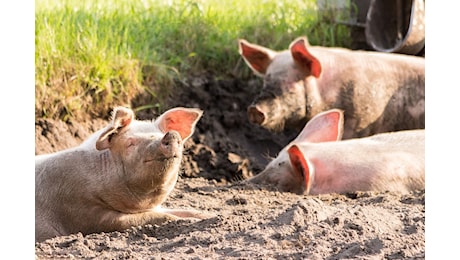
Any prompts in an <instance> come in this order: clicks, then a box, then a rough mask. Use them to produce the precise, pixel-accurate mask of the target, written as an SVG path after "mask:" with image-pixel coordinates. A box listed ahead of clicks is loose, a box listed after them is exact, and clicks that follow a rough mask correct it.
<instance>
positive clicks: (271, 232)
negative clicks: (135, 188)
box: [35, 77, 425, 259]
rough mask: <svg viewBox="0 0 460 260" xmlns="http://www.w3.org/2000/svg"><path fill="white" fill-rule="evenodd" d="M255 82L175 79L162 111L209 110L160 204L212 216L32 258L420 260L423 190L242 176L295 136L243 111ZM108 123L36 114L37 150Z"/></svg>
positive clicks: (50, 247)
mask: <svg viewBox="0 0 460 260" xmlns="http://www.w3.org/2000/svg"><path fill="white" fill-rule="evenodd" d="M259 88H260V82H259V81H258V80H254V81H250V82H243V81H240V80H238V79H233V78H229V79H221V80H217V79H214V78H213V77H197V78H190V79H189V80H187V81H185V82H182V83H181V84H178V86H177V89H176V94H175V95H174V96H171V97H170V99H169V101H168V102H169V105H168V107H167V108H170V107H175V106H185V107H199V108H201V109H203V110H204V111H205V113H204V115H203V117H202V119H201V120H200V121H199V122H198V124H197V129H196V132H195V134H194V135H193V137H192V138H190V139H189V140H188V142H187V143H186V151H185V157H184V161H183V167H182V171H181V173H180V178H179V181H178V183H177V185H176V188H175V190H174V191H173V193H172V194H171V196H170V197H169V199H168V200H167V201H166V203H165V204H164V206H166V207H174V208H193V209H198V210H202V211H206V212H211V213H214V214H216V217H214V218H210V219H205V220H201V221H191V220H181V221H178V222H170V223H166V224H164V225H159V226H157V225H153V226H152V225H147V226H140V227H133V228H131V229H128V230H125V231H120V232H111V233H97V234H90V235H86V236H83V235H82V234H73V235H70V236H62V237H57V238H53V239H49V240H46V241H44V242H42V243H36V244H35V256H36V259H56V258H59V259H60V258H79V259H94V258H96V259H223V258H237V259H424V258H425V191H424V190H422V191H416V192H413V193H411V194H408V195H401V194H397V193H388V192H356V193H350V194H327V195H318V196H311V195H308V196H307V195H304V196H299V195H295V194H291V193H281V192H278V191H276V190H273V189H271V188H270V187H260V186H249V185H246V184H243V183H241V182H240V181H241V180H244V179H246V178H248V177H250V176H252V175H254V174H257V173H258V172H259V171H261V170H262V169H263V167H264V166H265V164H266V163H267V162H268V161H269V160H270V158H273V157H274V156H276V153H277V152H278V151H279V150H280V149H281V148H282V147H284V146H285V145H286V144H287V143H288V142H289V140H291V139H292V138H294V137H295V135H296V133H295V132H290V131H286V132H284V133H278V134H274V133H269V132H268V131H266V130H264V129H261V128H259V127H257V126H254V125H251V124H250V123H249V122H248V121H247V118H246V112H245V111H246V107H247V106H248V105H249V103H250V102H251V100H252V98H253V97H254V95H255V93H256V92H257V91H258V90H259ZM135 105H136V104H133V106H135ZM167 108H165V109H167ZM157 114H158V113H155V112H154V111H141V112H140V113H138V114H137V117H138V118H139V119H151V118H154V117H156V116H157ZM105 123H106V121H105V120H104V119H101V118H99V119H93V120H90V121H85V122H68V123H64V122H60V121H54V120H45V119H39V120H37V121H36V122H35V142H36V143H35V144H36V148H35V153H36V154H43V153H48V152H54V151H58V150H61V149H65V148H68V147H72V146H75V145H78V144H79V143H80V142H81V141H83V140H84V139H85V138H86V137H87V136H88V135H89V134H91V133H92V132H94V131H96V130H98V129H99V128H101V127H103V126H104V125H105Z"/></svg>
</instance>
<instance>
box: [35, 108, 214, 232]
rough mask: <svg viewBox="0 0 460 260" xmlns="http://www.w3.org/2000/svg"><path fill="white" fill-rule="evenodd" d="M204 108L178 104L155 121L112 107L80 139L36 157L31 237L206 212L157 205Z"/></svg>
mask: <svg viewBox="0 0 460 260" xmlns="http://www.w3.org/2000/svg"><path fill="white" fill-rule="evenodd" d="M202 113H203V112H202V111H201V110H199V109H194V108H181V107H177V108H173V109H170V110H168V111H166V112H164V113H163V114H162V115H161V116H160V117H158V118H157V119H156V120H155V121H153V122H152V121H138V120H135V119H134V113H133V111H132V110H130V109H128V108H124V107H117V108H115V109H114V110H113V118H112V121H111V122H110V123H109V124H108V125H107V126H106V127H105V128H103V129H101V130H99V131H98V132H96V133H94V134H93V135H92V136H90V137H89V138H88V139H87V140H86V141H85V142H83V143H82V144H81V145H79V146H77V147H74V148H70V149H67V150H63V151H60V152H56V153H52V154H46V155H38V156H36V158H35V240H36V241H43V240H45V239H48V238H52V237H55V236H60V235H68V234H71V233H76V232H82V233H83V234H89V233H94V232H109V231H122V230H124V229H127V228H129V227H131V226H139V225H145V224H160V223H162V222H165V221H168V220H175V219H179V218H195V219H201V218H206V217H209V216H211V215H210V214H206V213H201V212H198V211H195V210H191V209H167V208H163V207H161V204H162V203H163V202H164V201H165V200H166V198H167V197H168V195H169V194H170V192H171V191H172V190H173V189H174V186H175V184H176V181H177V178H178V173H179V170H180V165H181V160H182V153H183V145H184V142H185V141H186V140H187V139H188V138H189V137H190V136H191V135H192V134H193V132H194V129H195V125H196V123H197V122H198V120H199V119H200V117H201V116H202Z"/></svg>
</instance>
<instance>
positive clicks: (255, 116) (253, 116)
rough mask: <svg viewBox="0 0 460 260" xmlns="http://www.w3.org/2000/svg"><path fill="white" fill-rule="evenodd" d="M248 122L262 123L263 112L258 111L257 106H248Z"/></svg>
mask: <svg viewBox="0 0 460 260" xmlns="http://www.w3.org/2000/svg"><path fill="white" fill-rule="evenodd" d="M248 118H249V122H251V123H253V124H256V125H262V124H263V123H264V121H265V113H264V112H262V111H260V110H259V109H258V108H257V106H254V105H251V106H249V107H248Z"/></svg>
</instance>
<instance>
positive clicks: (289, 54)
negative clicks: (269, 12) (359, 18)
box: [238, 36, 425, 139]
mask: <svg viewBox="0 0 460 260" xmlns="http://www.w3.org/2000/svg"><path fill="white" fill-rule="evenodd" d="M238 46H239V48H238V50H239V53H240V55H241V56H242V57H243V60H244V61H245V62H246V64H247V65H248V66H249V67H250V68H251V69H252V71H253V72H254V73H255V74H256V75H258V76H260V77H263V88H262V91H261V93H260V94H259V95H258V96H257V97H256V98H255V99H254V100H253V102H252V104H251V105H250V106H249V107H248V108H247V116H248V119H249V121H250V122H251V123H253V124H256V125H260V126H261V127H263V128H265V129H268V130H270V131H272V132H281V131H283V130H285V129H293V130H295V131H300V130H301V129H302V127H303V126H304V125H305V123H306V122H307V121H308V120H310V119H311V118H312V117H313V116H315V115H316V114H318V113H320V112H322V111H326V110H329V109H333V108H337V109H342V110H343V111H344V115H345V127H344V133H343V138H344V139H350V138H356V137H365V136H371V135H374V134H377V133H383V132H392V131H398V130H411V129H424V128H425V59H424V58H422V57H416V56H410V55H403V54H394V53H381V52H374V51H357V50H349V49H345V48H332V47H322V46H310V45H309V43H308V40H307V37H305V36H303V37H299V38H297V39H295V40H294V41H293V42H292V43H291V44H290V46H289V50H284V51H280V52H278V51H274V50H271V49H268V48H266V47H263V46H259V45H256V44H252V43H249V42H248V41H246V40H245V39H239V40H238Z"/></svg>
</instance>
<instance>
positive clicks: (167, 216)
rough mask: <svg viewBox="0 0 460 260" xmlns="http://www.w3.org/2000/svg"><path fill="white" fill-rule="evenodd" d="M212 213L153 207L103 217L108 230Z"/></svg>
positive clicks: (195, 217)
mask: <svg viewBox="0 0 460 260" xmlns="http://www.w3.org/2000/svg"><path fill="white" fill-rule="evenodd" d="M212 216H213V215H210V214H207V213H203V212H199V211H196V210H185V209H164V208H155V209H152V211H147V212H142V213H131V214H123V215H121V216H118V217H116V218H115V219H113V218H111V217H110V216H107V217H106V218H104V221H103V222H105V224H106V225H108V230H118V231H119V230H124V229H128V228H130V227H133V226H143V225H147V224H151V225H160V224H163V223H165V222H168V221H172V220H179V219H184V218H185V219H205V218H209V217H212Z"/></svg>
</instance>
